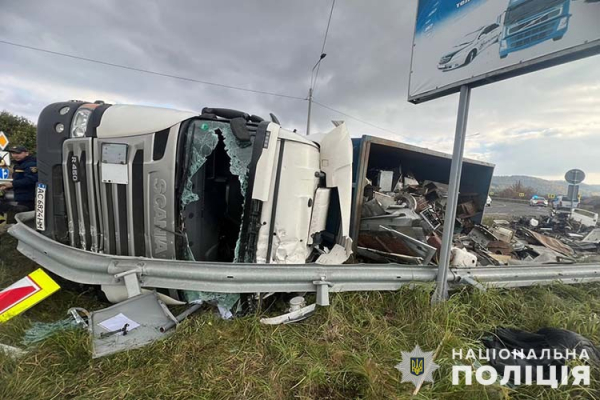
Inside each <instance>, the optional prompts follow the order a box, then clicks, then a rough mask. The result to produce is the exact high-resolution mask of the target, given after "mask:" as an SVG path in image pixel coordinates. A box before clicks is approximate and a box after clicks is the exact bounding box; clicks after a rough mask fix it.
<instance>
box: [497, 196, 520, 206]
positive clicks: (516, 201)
mask: <svg viewBox="0 0 600 400" xmlns="http://www.w3.org/2000/svg"><path fill="white" fill-rule="evenodd" d="M490 198H491V199H492V201H504V202H506V203H518V204H529V200H521V199H510V198H507V197H494V196H490Z"/></svg>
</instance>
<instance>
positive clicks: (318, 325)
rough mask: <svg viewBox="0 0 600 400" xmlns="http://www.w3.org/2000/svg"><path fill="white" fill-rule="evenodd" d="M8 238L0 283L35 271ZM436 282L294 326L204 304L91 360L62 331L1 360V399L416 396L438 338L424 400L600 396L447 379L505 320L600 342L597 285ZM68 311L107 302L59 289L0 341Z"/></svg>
mask: <svg viewBox="0 0 600 400" xmlns="http://www.w3.org/2000/svg"><path fill="white" fill-rule="evenodd" d="M14 247H15V242H14V240H13V239H11V238H7V237H6V236H3V237H2V238H1V243H0V255H1V256H2V259H3V260H4V261H3V265H2V267H1V268H0V287H4V286H6V285H8V284H9V283H11V282H13V281H14V280H16V279H18V278H20V277H21V276H23V275H24V274H25V273H27V272H29V271H31V270H33V269H35V268H36V266H35V264H33V263H32V262H30V261H28V260H27V259H25V258H24V257H22V256H20V255H19V254H18V253H16V251H15V250H14ZM432 288H433V287H432V286H430V285H420V286H416V287H413V288H408V287H406V288H403V289H401V290H399V291H398V292H365V293H345V294H336V295H332V297H331V302H332V304H331V306H330V307H327V308H320V309H318V311H317V313H316V314H315V315H314V316H313V317H311V318H310V319H308V320H306V321H304V322H302V323H298V324H292V325H285V326H265V325H262V324H260V323H259V322H258V319H259V318H258V316H257V315H249V316H246V317H243V318H238V319H235V320H233V321H223V320H221V319H219V318H218V317H217V316H215V314H214V313H213V312H210V311H204V312H202V313H200V314H197V315H195V316H193V317H192V318H190V319H188V320H186V321H185V322H184V323H182V324H181V325H180V326H179V327H178V329H177V330H176V332H175V333H174V334H173V335H172V336H170V337H168V338H167V339H165V340H162V341H159V342H156V343H153V344H152V345H149V346H147V347H144V348H142V349H137V350H133V351H129V352H126V353H120V354H116V355H113V356H110V357H106V358H101V359H97V360H92V359H91V357H90V342H89V338H88V337H87V335H86V333H85V332H83V331H67V332H64V333H62V334H60V335H55V336H53V337H51V338H49V339H47V340H46V341H44V342H42V343H41V344H39V345H38V346H36V347H34V348H30V349H29V352H28V353H27V355H25V356H24V357H23V358H21V359H19V360H17V361H15V360H11V359H10V358H8V357H6V356H3V355H0V398H1V399H25V398H39V399H46V398H94V399H113V398H157V399H160V398H169V399H172V398H194V399H195V398H240V399H241V398H243V399H247V398H260V399H271V398H272V399H281V398H301V399H309V398H332V399H337V398H377V399H381V398H400V399H404V398H411V393H412V390H413V389H414V388H413V386H412V384H407V383H404V384H402V383H400V381H401V374H400V373H399V372H398V371H397V370H396V369H395V368H394V366H395V365H396V364H398V363H399V362H400V358H401V351H410V350H412V349H413V347H414V346H415V345H416V344H418V345H419V346H420V347H421V348H422V349H424V350H425V351H432V350H435V349H436V348H437V347H438V346H440V344H441V351H440V353H439V356H438V358H437V360H436V362H437V363H438V364H440V365H441V368H440V369H439V370H438V371H437V372H436V374H435V378H436V381H435V384H433V385H432V384H430V383H426V384H424V385H423V387H422V389H421V391H420V392H419V394H418V396H416V398H418V399H460V400H467V399H477V400H479V399H569V398H582V399H592V398H600V396H598V393H599V391H600V380H599V378H598V371H597V370H593V371H592V375H593V382H592V385H591V386H590V387H588V388H582V387H571V386H566V387H561V388H559V389H557V390H553V389H550V388H544V387H537V386H530V387H525V386H522V387H519V388H516V389H510V388H507V387H501V386H500V385H493V386H487V387H483V386H479V385H473V386H464V385H461V386H452V384H451V373H450V371H451V368H452V365H453V364H454V363H457V362H458V361H454V360H452V349H453V348H455V349H459V348H462V349H465V350H466V349H469V348H475V349H478V348H481V347H482V346H481V344H480V339H481V337H482V336H483V335H484V334H485V333H486V332H488V331H490V330H493V329H494V328H495V327H498V326H507V327H515V328H520V329H526V330H530V331H534V330H537V329H539V328H541V327H546V326H552V327H561V328H566V329H571V330H574V331H576V332H579V333H581V334H582V335H584V336H587V337H589V338H590V339H592V340H593V341H594V342H595V343H600V325H599V319H598V316H597V315H596V313H597V312H598V310H599V309H600V286H598V285H585V286H578V287H575V286H565V285H555V286H552V287H533V288H528V289H514V290H489V291H487V292H480V291H476V290H472V289H465V290H461V291H459V292H457V293H455V294H454V295H453V296H452V297H451V299H450V300H449V301H448V302H447V303H445V304H441V305H436V306H434V307H432V306H430V303H429V301H430V295H431V291H432ZM71 306H84V307H87V308H89V309H97V308H102V307H104V306H105V305H103V304H101V303H99V302H97V301H96V300H95V298H94V296H92V294H91V293H86V294H77V293H75V292H70V291H68V290H61V291H60V292H58V293H56V294H55V295H53V296H52V297H51V298H49V299H47V300H46V301H44V302H43V303H40V304H38V305H37V306H36V307H34V308H33V309H31V310H29V311H27V312H26V313H24V314H23V315H20V316H18V317H15V318H13V319H12V320H10V321H9V322H7V323H5V324H3V325H0V343H5V344H13V345H18V344H19V343H20V340H21V337H22V334H23V331H24V330H25V329H27V327H28V326H29V324H30V323H31V322H32V321H55V320H57V319H61V318H64V316H65V313H66V310H67V309H68V308H69V307H71Z"/></svg>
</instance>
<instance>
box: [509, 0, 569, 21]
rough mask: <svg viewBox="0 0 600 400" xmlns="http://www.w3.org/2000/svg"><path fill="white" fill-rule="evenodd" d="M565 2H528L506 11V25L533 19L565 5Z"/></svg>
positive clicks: (562, 0) (536, 0)
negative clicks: (553, 8)
mask: <svg viewBox="0 0 600 400" xmlns="http://www.w3.org/2000/svg"><path fill="white" fill-rule="evenodd" d="M564 2H565V0H528V1H524V2H522V3H519V4H516V5H514V6H509V7H508V10H506V20H505V22H504V23H505V24H506V25H511V24H514V23H515V22H518V21H520V20H523V19H526V18H529V17H532V16H534V15H536V14H539V13H541V12H543V11H545V10H548V9H550V8H552V7H555V6H558V5H560V4H563V3H564Z"/></svg>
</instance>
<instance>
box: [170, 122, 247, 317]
mask: <svg viewBox="0 0 600 400" xmlns="http://www.w3.org/2000/svg"><path fill="white" fill-rule="evenodd" d="M219 134H220V135H221V137H222V138H223V142H224V144H225V151H226V152H227V155H228V156H229V158H230V165H229V170H230V172H231V174H232V175H235V176H237V177H238V179H239V181H240V186H241V188H242V194H243V195H244V201H245V200H246V199H245V194H246V191H247V189H248V182H247V178H248V165H249V164H250V161H251V159H252V146H248V145H246V146H242V145H241V143H239V142H238V140H237V139H236V137H235V135H234V134H233V132H232V130H231V127H230V125H229V124H228V123H225V122H218V121H199V122H196V123H194V124H192V126H191V127H190V130H189V131H188V142H189V143H192V145H191V146H192V147H191V156H190V158H189V165H188V171H187V179H186V183H185V187H184V190H183V192H182V196H181V207H182V209H184V208H185V207H186V206H187V205H188V204H190V203H192V202H194V201H198V200H199V199H200V196H201V195H202V194H201V193H200V194H198V193H195V192H194V191H193V189H194V188H193V184H192V182H193V178H194V175H195V174H196V173H197V172H198V171H199V170H200V169H201V168H202V166H203V165H204V163H205V162H206V159H207V158H208V156H209V155H210V154H211V153H212V152H213V151H214V150H215V148H216V147H217V144H218V143H219ZM242 218H243V216H242ZM240 228H241V226H240ZM186 242H187V240H186ZM239 247H240V241H239V232H238V238H237V242H236V248H235V258H234V262H237V261H238V254H239ZM185 258H186V259H187V260H190V261H193V260H194V256H193V253H192V251H191V249H190V248H189V246H188V248H187V251H186V254H185ZM184 296H185V299H186V300H187V301H188V302H190V303H204V302H206V303H210V304H215V305H217V306H218V308H219V311H220V312H221V315H222V316H223V317H224V318H227V317H231V313H230V312H229V311H230V310H233V308H234V306H235V305H236V304H239V300H240V295H239V294H238V293H229V294H223V293H211V292H196V291H185V292H184Z"/></svg>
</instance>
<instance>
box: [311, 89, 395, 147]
mask: <svg viewBox="0 0 600 400" xmlns="http://www.w3.org/2000/svg"><path fill="white" fill-rule="evenodd" d="M313 103H315V104H316V105H318V106H321V107H323V108H326V109H328V110H330V111H333V112H336V113H338V114H341V115H344V116H346V117H348V118H350V119H353V120H355V121H358V122H362V123H363V124H365V125H368V126H371V127H373V128H377V129H379V130H382V131H385V132H389V133H392V134H394V135H397V136H400V137H401V138H404V136H403V135H400V134H399V133H397V132H394V131H392V130H390V129H386V128H382V127H381V126H377V125H375V124H372V123H370V122H369V121H365V120H364V119H360V118H358V117H355V116H352V115H350V114H347V113H345V112H343V111H340V110H336V109H335V108H332V107H329V106H326V105H325V104H323V103H319V102H318V101H316V100H314V99H313Z"/></svg>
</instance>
